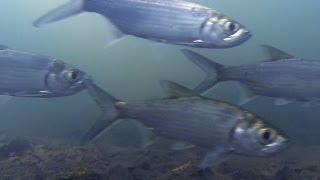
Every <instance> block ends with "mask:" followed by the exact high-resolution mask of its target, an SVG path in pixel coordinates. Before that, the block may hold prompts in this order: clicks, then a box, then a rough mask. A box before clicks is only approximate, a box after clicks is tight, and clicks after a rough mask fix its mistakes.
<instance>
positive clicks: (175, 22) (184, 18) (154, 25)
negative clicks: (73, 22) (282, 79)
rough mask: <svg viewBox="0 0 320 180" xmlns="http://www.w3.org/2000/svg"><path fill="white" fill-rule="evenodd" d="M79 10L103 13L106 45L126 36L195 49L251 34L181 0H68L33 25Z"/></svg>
mask: <svg viewBox="0 0 320 180" xmlns="http://www.w3.org/2000/svg"><path fill="white" fill-rule="evenodd" d="M82 12H93V13H97V14H100V15H102V16H104V17H105V18H106V19H107V20H109V22H111V24H113V26H112V27H113V28H112V30H113V33H112V34H113V37H112V40H111V41H110V42H108V44H109V45H111V44H114V43H115V42H117V41H118V40H120V39H121V38H122V37H124V36H126V35H133V36H136V37H140V38H144V39H148V40H151V41H155V42H161V43H168V44H175V45H183V46H191V47H197V48H230V47H234V46H237V45H240V44H242V43H243V42H245V41H247V40H248V39H249V38H250V37H251V33H250V32H249V31H248V30H247V29H246V28H245V27H244V26H243V25H241V24H240V23H238V22H236V21H234V20H231V19H229V18H228V17H227V16H225V15H223V14H221V13H220V12H217V11H216V10H214V9H211V8H208V7H205V6H202V5H199V4H195V3H191V2H186V1H181V0H153V1H150V0H71V1H70V2H69V3H67V4H64V5H62V6H60V7H58V8H56V9H54V10H52V11H50V12H48V13H47V14H45V15H44V16H42V17H40V18H39V19H37V20H36V21H35V22H34V23H33V24H34V26H36V27H40V26H44V25H47V24H50V23H52V22H56V21H60V20H63V19H65V18H68V17H70V16H73V15H76V14H80V13H82Z"/></svg>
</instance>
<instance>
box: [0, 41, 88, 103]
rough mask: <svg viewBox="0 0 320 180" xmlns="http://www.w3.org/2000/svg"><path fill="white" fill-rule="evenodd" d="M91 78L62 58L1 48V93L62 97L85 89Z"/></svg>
mask: <svg viewBox="0 0 320 180" xmlns="http://www.w3.org/2000/svg"><path fill="white" fill-rule="evenodd" d="M84 81H90V78H89V77H88V76H87V75H86V74H85V73H84V72H83V71H80V70H78V69H76V68H74V67H72V66H70V65H68V64H66V63H64V62H62V61H60V60H57V59H54V58H51V57H47V56H43V55H39V54H33V53H29V52H23V51H18V50H13V49H10V48H7V47H5V46H1V49H0V95H9V96H20V97H59V96H68V95H73V94H75V93H77V92H79V91H81V90H83V89H85V88H86V87H85V83H84Z"/></svg>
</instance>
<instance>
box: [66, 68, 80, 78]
mask: <svg viewBox="0 0 320 180" xmlns="http://www.w3.org/2000/svg"><path fill="white" fill-rule="evenodd" d="M67 77H68V79H69V80H70V81H74V80H76V79H78V77H79V72H78V71H76V70H71V71H69V72H68V74H67Z"/></svg>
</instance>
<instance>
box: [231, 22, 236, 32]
mask: <svg viewBox="0 0 320 180" xmlns="http://www.w3.org/2000/svg"><path fill="white" fill-rule="evenodd" d="M235 29H236V25H234V23H230V24H229V30H230V31H231V32H233V31H234V30H235Z"/></svg>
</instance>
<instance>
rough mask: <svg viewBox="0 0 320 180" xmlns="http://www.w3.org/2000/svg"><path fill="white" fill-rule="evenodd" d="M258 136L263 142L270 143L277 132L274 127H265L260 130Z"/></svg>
mask: <svg viewBox="0 0 320 180" xmlns="http://www.w3.org/2000/svg"><path fill="white" fill-rule="evenodd" d="M258 136H259V141H260V142H261V143H262V144H270V143H271V142H272V141H273V140H274V138H275V136H276V132H275V131H274V130H272V129H267V128H263V129H260V130H259V132H258Z"/></svg>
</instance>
